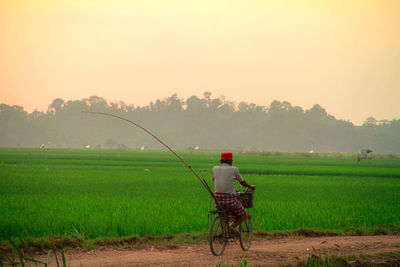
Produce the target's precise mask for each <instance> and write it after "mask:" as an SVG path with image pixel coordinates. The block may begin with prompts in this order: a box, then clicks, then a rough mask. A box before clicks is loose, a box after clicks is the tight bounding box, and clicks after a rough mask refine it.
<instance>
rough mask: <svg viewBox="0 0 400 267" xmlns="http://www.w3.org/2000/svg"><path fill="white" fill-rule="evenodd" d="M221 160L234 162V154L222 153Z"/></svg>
mask: <svg viewBox="0 0 400 267" xmlns="http://www.w3.org/2000/svg"><path fill="white" fill-rule="evenodd" d="M221 159H228V160H232V152H224V153H221Z"/></svg>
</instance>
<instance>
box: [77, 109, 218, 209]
mask: <svg viewBox="0 0 400 267" xmlns="http://www.w3.org/2000/svg"><path fill="white" fill-rule="evenodd" d="M82 113H87V114H98V115H104V116H109V117H114V118H117V119H120V120H123V121H126V122H129V123H130V124H133V125H135V126H136V127H139V128H140V129H142V130H143V131H145V132H146V133H148V134H149V135H151V136H152V137H154V138H155V139H156V140H157V141H158V142H160V143H161V144H162V145H163V146H165V147H166V148H167V149H168V150H169V151H171V152H172V153H173V154H174V155H175V156H177V157H178V158H179V159H180V160H181V161H182V162H183V164H185V165H186V167H188V168H189V170H191V171H192V173H193V174H194V175H195V176H196V177H197V179H199V181H200V183H201V184H202V185H203V186H204V188H205V189H206V190H207V192H208V193H210V195H211V197H212V198H213V199H214V201H215V203H216V205H217V206H220V205H219V204H218V201H217V199H216V198H215V195H214V193H213V192H212V190H211V188H210V186H209V185H208V184H207V182H206V180H205V179H204V178H201V177H200V175H198V174H197V172H195V171H194V170H193V168H192V166H190V165H189V164H187V162H186V161H185V160H184V159H183V158H182V157H181V156H179V155H178V154H177V153H176V152H175V151H174V150H173V149H172V148H170V147H169V146H168V145H167V144H165V143H164V142H163V141H161V140H160V139H159V138H158V137H157V136H155V135H154V134H152V133H151V132H150V131H148V130H147V129H145V128H144V127H143V126H141V125H139V124H137V123H136V122H133V121H131V120H128V119H126V118H123V117H120V116H117V115H113V114H109V113H104V112H96V111H82Z"/></svg>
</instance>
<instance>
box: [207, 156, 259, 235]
mask: <svg viewBox="0 0 400 267" xmlns="http://www.w3.org/2000/svg"><path fill="white" fill-rule="evenodd" d="M232 161H233V160H232V153H231V152H224V153H221V160H220V162H221V165H220V166H215V167H214V168H213V169H212V179H213V180H214V184H215V198H216V200H217V201H218V204H219V205H221V206H229V207H231V209H232V211H231V212H229V213H228V219H229V221H232V222H233V223H232V224H231V225H230V226H229V228H230V230H231V231H232V232H233V233H235V234H237V235H239V232H238V231H237V230H236V227H237V226H238V225H240V224H241V223H242V221H244V220H245V219H246V218H247V217H250V214H248V213H247V212H246V210H245V208H244V207H243V205H242V203H241V202H240V201H239V200H238V198H237V196H236V191H235V183H236V181H238V182H239V183H240V184H241V185H242V186H245V187H248V188H250V189H251V190H256V187H255V186H254V185H249V184H248V183H247V182H246V180H244V179H243V177H242V176H241V175H240V172H239V169H238V168H237V167H234V166H232Z"/></svg>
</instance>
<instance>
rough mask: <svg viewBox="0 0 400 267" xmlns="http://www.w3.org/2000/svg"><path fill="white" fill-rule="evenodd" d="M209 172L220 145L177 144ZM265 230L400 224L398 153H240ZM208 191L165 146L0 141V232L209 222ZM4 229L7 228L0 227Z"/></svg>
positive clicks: (175, 228) (153, 230) (146, 229)
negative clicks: (365, 156)
mask: <svg viewBox="0 0 400 267" xmlns="http://www.w3.org/2000/svg"><path fill="white" fill-rule="evenodd" d="M178 154H180V155H181V156H182V157H183V158H184V159H185V160H186V161H187V162H188V163H190V165H191V166H192V167H193V169H194V170H195V171H197V172H198V173H199V174H200V176H202V177H204V178H205V179H206V180H207V181H209V183H210V186H211V187H212V188H213V184H212V181H211V169H212V167H213V166H214V165H217V164H218V161H219V152H202V151H195V152H188V151H185V152H178ZM234 165H235V166H237V167H239V169H240V171H241V173H242V175H243V177H244V178H245V179H246V180H247V181H248V182H249V183H250V184H254V185H256V186H257V190H256V195H255V207H254V209H252V210H251V214H252V216H253V224H254V228H255V229H256V230H260V231H283V230H291V229H298V228H319V229H326V230H333V231H346V230H347V229H367V228H372V227H380V226H383V227H384V226H387V225H389V226H394V227H399V225H400V159H399V158H375V159H373V160H363V161H361V162H360V163H358V162H357V160H356V159H355V158H353V157H351V156H342V157H338V156H334V155H332V156H329V155H324V156H320V157H318V156H312V157H305V156H296V155H292V156H290V155H285V156H282V155H280V156H273V155H262V154H257V153H254V154H252V155H250V154H239V153H236V154H234ZM212 206H213V203H212V202H211V198H210V196H209V195H208V193H207V192H206V190H205V189H204V188H203V187H202V185H201V184H200V182H199V181H198V180H197V178H196V177H195V176H194V175H193V174H192V173H191V172H190V170H189V169H188V168H187V167H185V165H183V164H182V162H180V161H179V159H178V158H176V157H175V156H174V155H173V154H172V153H170V152H168V151H132V150H90V149H87V150H67V149H44V150H39V149H8V148H3V149H0V232H3V233H5V234H6V235H9V236H16V235H20V236H22V237H24V236H30V237H46V236H59V235H66V236H75V237H82V238H87V239H92V238H98V237H121V236H129V235H138V236H143V235H162V234H177V233H196V232H202V231H207V230H208V227H209V224H210V218H209V217H208V210H210V208H212ZM1 236H3V235H1Z"/></svg>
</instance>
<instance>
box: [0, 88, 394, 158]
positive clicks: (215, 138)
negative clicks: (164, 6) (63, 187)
mask: <svg viewBox="0 0 400 267" xmlns="http://www.w3.org/2000/svg"><path fill="white" fill-rule="evenodd" d="M83 110H88V111H100V112H106V113H111V114H115V115H119V116H122V117H125V118H128V119H131V120H133V121H135V122H137V123H139V124H141V125H142V126H144V127H145V128H147V129H148V130H150V131H151V132H153V133H154V134H156V135H157V136H159V137H160V138H161V139H162V140H164V141H165V142H166V143H168V144H169V145H171V146H172V147H173V148H176V149H187V148H189V147H193V146H199V147H200V148H201V149H235V150H264V151H288V152H307V151H310V150H313V151H316V152H357V151H358V150H359V149H360V148H370V149H372V150H373V151H374V152H377V153H400V119H393V120H392V121H377V120H376V119H374V118H373V117H369V118H367V119H366V121H365V123H364V124H363V125H362V126H355V125H353V124H352V123H351V122H349V121H343V120H337V119H335V117H333V116H331V115H329V114H328V113H327V112H326V110H325V109H324V108H323V107H321V106H320V105H314V106H313V107H312V108H311V109H309V110H303V109H302V108H301V107H297V106H292V105H291V104H290V103H289V102H287V101H283V102H280V101H276V100H275V101H273V102H272V103H271V104H270V105H269V106H259V105H256V104H253V103H246V102H240V103H238V104H234V103H232V102H230V101H227V100H226V99H225V98H224V97H218V98H212V97H211V93H209V92H204V94H203V97H202V98H200V97H197V96H191V97H189V98H187V99H186V100H183V99H180V98H179V97H178V96H177V95H176V94H174V95H172V96H170V97H168V98H165V99H158V100H156V101H155V102H151V103H150V104H149V105H147V106H143V107H140V106H133V105H127V104H125V103H124V102H118V103H115V102H111V103H109V102H107V100H105V99H104V98H102V97H98V96H91V97H89V98H85V99H82V100H71V101H64V100H63V99H60V98H57V99H54V100H53V102H52V103H51V104H50V105H49V107H48V110H47V111H46V112H41V111H34V112H32V113H27V112H26V111H24V108H23V107H20V106H9V105H6V104H0V146H34V147H39V146H41V144H44V145H45V146H47V147H83V146H88V145H90V147H97V148H99V147H106V148H117V147H118V148H121V147H128V148H141V147H146V148H155V149H157V148H161V146H160V145H159V144H158V143H157V142H156V141H155V140H154V139H153V138H151V137H150V136H148V135H147V134H146V133H144V132H143V131H141V130H140V129H138V128H134V127H132V126H131V125H129V124H127V123H124V122H123V121H120V120H116V119H112V118H108V117H103V116H93V115H88V114H84V113H82V112H81V111H83Z"/></svg>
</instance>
